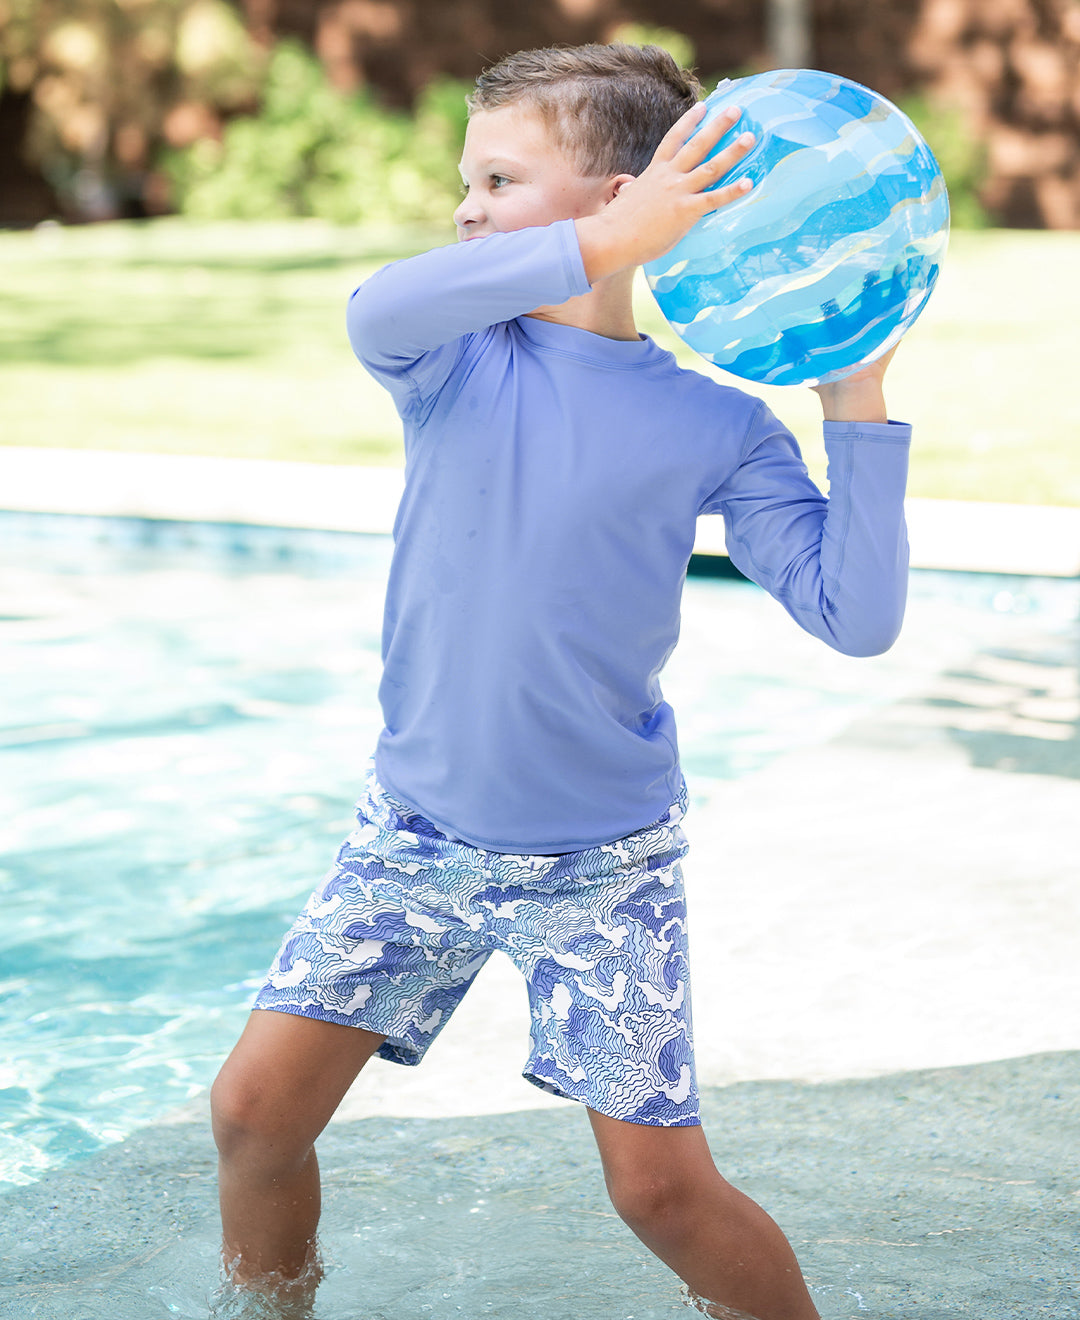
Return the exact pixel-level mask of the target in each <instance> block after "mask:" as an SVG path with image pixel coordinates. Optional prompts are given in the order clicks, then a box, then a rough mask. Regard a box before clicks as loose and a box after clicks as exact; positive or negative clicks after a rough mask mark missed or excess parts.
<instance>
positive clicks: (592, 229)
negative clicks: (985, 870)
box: [574, 101, 754, 284]
mask: <svg viewBox="0 0 1080 1320" xmlns="http://www.w3.org/2000/svg"><path fill="white" fill-rule="evenodd" d="M704 114H705V103H704V101H699V102H698V104H697V105H695V106H694V107H693V109H691V110H688V111H687V112H686V114H684V115H683V116H682V118H681V119H679V120H677V121H676V123H675V124H674V125H673V126H672V128H671V129H670V130H669V131H668V133H667V134H666V135H665V137H664V139H663V141H662V142H661V143H660V145H659V146H658V147H657V149H656V152H655V153H654V155H653V158H652V160H651V161H650V163H649V166H648V168H647V169H646V170H644V171H643V173H641V174H640V175H639V176H638V177H637V178H636V179H631V180H629V181H628V182H626V183H624V184H623V185H622V187H621V188H620V189H619V192H618V194H617V196H616V197H614V198H613V199H612V201H610V202H609V203H608V205H607V206H606V207H605V208H604V209H603V210H602V211H600V212H599V213H598V214H596V215H590V216H584V217H582V218H581V219H579V220H575V221H574V224H575V226H576V228H577V235H578V243H579V245H580V247H581V256H582V260H583V262H584V265H585V273H586V275H587V276H588V278H589V282H590V283H591V284H595V283H596V282H597V281H598V280H602V279H605V278H607V277H608V276H609V275H615V274H617V273H618V272H619V271H620V270H625V269H626V268H627V267H632V266H640V265H643V264H644V263H645V262H646V261H653V260H655V259H656V258H657V257H662V256H663V255H664V253H665V252H670V251H671V249H672V248H673V247H674V246H675V244H676V243H677V242H678V241H679V240H680V239H681V238H683V237H684V235H686V234H687V233H689V231H690V230H691V229H692V228H693V227H694V225H695V224H697V222H698V221H699V220H700V219H701V217H702V216H704V215H708V214H709V212H710V211H717V210H719V209H720V207H722V206H726V205H727V204H728V203H729V202H733V201H735V200H736V199H737V198H739V197H744V196H745V195H746V194H747V193H748V192H749V191H750V189H751V187H752V186H753V185H752V184H751V182H750V180H749V179H739V180H736V182H734V183H730V184H726V185H724V186H722V187H713V185H715V184H718V183H719V181H720V180H721V179H723V177H724V176H725V175H726V174H728V173H729V172H730V171H731V170H732V169H733V168H734V167H735V166H736V165H737V164H738V163H739V161H740V160H742V159H743V157H744V156H745V155H746V153H747V152H748V151H749V150H750V149H751V147H753V145H754V136H753V134H751V133H742V134H740V135H739V137H738V138H736V139H735V141H734V142H733V143H732V144H731V145H730V146H728V147H725V148H724V150H723V151H720V152H717V154H716V155H715V156H714V157H713V158H712V159H711V160H706V159H705V157H706V156H708V154H709V152H710V151H712V149H713V148H714V147H715V146H716V145H717V143H718V142H719V141H720V139H721V138H722V137H723V136H724V134H725V133H727V132H728V131H729V130H730V129H731V128H732V126H733V125H734V124H736V123H737V122H738V120H739V116H740V115H741V114H742V111H741V110H740V109H738V107H735V106H732V107H729V108H728V109H727V110H725V111H724V112H723V113H721V114H719V115H717V117H716V118H715V119H714V120H713V121H712V122H711V123H710V124H708V125H707V126H706V127H705V128H703V129H701V131H700V132H698V133H696V134H695V133H694V130H695V129H696V128H697V126H698V124H700V122H701V120H702V118H703V117H704ZM706 189H711V191H706Z"/></svg>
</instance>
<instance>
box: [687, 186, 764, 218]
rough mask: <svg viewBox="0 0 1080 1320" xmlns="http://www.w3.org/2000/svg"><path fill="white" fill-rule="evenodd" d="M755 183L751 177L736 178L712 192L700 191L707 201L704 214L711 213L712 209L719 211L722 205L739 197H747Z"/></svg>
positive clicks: (704, 200) (702, 197) (705, 201)
mask: <svg viewBox="0 0 1080 1320" xmlns="http://www.w3.org/2000/svg"><path fill="white" fill-rule="evenodd" d="M753 187H754V185H753V183H752V182H751V181H750V180H749V179H745V178H744V179H736V180H735V182H734V183H728V184H725V185H724V186H723V187H722V188H714V189H713V190H712V191H711V192H703V193H700V194H699V196H700V197H701V199H702V201H703V202H704V203H705V209H704V210H703V211H702V215H709V214H710V212H712V211H719V210H720V208H721V207H722V206H727V205H728V203H729V202H734V201H736V200H737V199H738V198H739V197H745V196H746V194H747V193H748V192H750V191H751V190H752V189H753Z"/></svg>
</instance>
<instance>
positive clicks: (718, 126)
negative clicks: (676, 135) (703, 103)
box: [677, 105, 742, 172]
mask: <svg viewBox="0 0 1080 1320" xmlns="http://www.w3.org/2000/svg"><path fill="white" fill-rule="evenodd" d="M741 116H742V108H741V107H740V106H737V105H729V106H728V107H727V108H726V109H725V110H721V112H720V113H719V114H718V115H717V116H716V118H715V119H713V120H711V121H710V122H709V123H708V124H706V125H705V127H704V128H702V129H700V131H699V132H697V133H695V134H694V135H693V136H692V137H688V138H687V140H686V141H685V142H684V144H683V147H682V149H681V152H680V153H679V154H680V155H681V160H679V161H678V162H677V163H678V164H680V165H682V166H683V168H684V169H685V170H686V171H687V172H689V171H690V170H692V169H693V168H694V167H695V166H696V165H700V164H701V162H702V161H703V160H704V159H705V157H706V156H707V155H708V154H709V152H710V151H712V150H714V149H715V147H716V145H717V143H719V141H720V139H721V138H722V137H723V136H724V135H725V134H726V133H729V132H730V131H731V129H732V127H733V126H734V125H735V124H737V123H738V122H739V119H740V118H741Z"/></svg>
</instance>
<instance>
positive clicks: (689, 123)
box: [653, 101, 705, 160]
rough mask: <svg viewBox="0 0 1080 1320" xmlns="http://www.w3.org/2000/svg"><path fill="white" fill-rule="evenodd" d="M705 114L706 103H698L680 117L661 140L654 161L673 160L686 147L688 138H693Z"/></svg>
mask: <svg viewBox="0 0 1080 1320" xmlns="http://www.w3.org/2000/svg"><path fill="white" fill-rule="evenodd" d="M704 114H705V102H704V101H698V103H697V104H696V105H692V106H691V107H690V109H689V110H687V111H686V112H685V114H682V115H680V116H679V118H678V119H676V121H675V122H674V124H672V126H671V127H670V128H669V129H668V131H667V132H666V133H665V134H664V136H663V137H662V138H661V139H660V145H659V146H658V147H657V148H656V151H655V152H654V153H653V159H654V160H673V159H674V158H675V157H676V156H677V155H678V154H679V152H680V151H681V150H682V148H683V147H685V146H686V141H687V138H689V137H691V136H692V134H693V132H694V129H695V128H697V126H698V124H699V123H700V122H701V120H702V118H703V117H704Z"/></svg>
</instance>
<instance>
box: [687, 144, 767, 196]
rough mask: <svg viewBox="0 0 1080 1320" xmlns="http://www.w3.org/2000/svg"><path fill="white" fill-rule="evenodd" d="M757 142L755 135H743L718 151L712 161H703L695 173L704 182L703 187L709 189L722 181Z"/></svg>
mask: <svg viewBox="0 0 1080 1320" xmlns="http://www.w3.org/2000/svg"><path fill="white" fill-rule="evenodd" d="M756 141H757V138H755V137H754V135H753V133H741V134H740V135H739V136H738V137H737V138H736V139H735V141H734V142H732V143H731V144H730V145H729V146H727V147H725V148H724V150H723V151H718V152H717V153H716V155H715V156H713V157H712V159H711V160H706V161H703V162H702V163H701V164H700V165H699V166H698V167H697V169H696V170H695V171H694V174H695V175H697V176H699V177H700V179H701V181H702V185H701V186H702V187H703V188H708V187H709V186H710V185H711V184H713V183H715V182H716V181H717V180H718V179H722V178H723V177H724V175H725V174H727V173H729V172H730V171H731V170H733V169H734V168H735V166H736V165H738V163H739V161H741V160H742V159H743V158H744V157H745V156H746V155H747V153H748V152H749V151H750V150H751V149H752V148H753V146H754V144H755V142H756Z"/></svg>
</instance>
